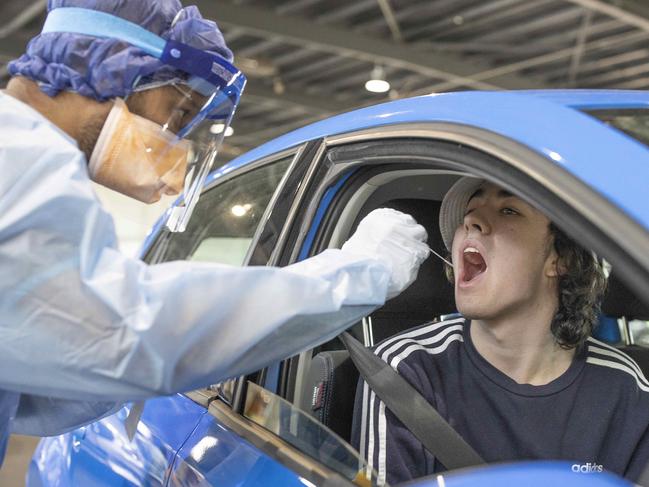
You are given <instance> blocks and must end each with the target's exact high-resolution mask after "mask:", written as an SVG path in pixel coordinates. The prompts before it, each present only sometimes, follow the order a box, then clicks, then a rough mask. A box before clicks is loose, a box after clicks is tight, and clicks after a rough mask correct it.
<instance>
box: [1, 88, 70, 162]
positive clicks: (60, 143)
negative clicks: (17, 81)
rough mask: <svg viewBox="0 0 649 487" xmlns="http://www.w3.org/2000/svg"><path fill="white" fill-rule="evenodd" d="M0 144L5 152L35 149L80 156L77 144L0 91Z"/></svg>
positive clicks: (32, 110)
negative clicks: (0, 127) (22, 148)
mask: <svg viewBox="0 0 649 487" xmlns="http://www.w3.org/2000/svg"><path fill="white" fill-rule="evenodd" d="M0 126H2V128H3V129H2V131H0V141H1V142H0V143H1V145H2V147H3V148H4V149H7V148H8V147H11V146H17V147H24V146H25V145H26V144H28V145H29V147H30V148H31V149H32V150H34V149H37V148H38V147H42V148H43V149H47V150H48V151H52V150H56V151H57V152H66V153H69V155H70V156H78V155H79V154H81V152H80V151H79V149H78V147H77V144H76V142H75V141H74V139H72V138H71V137H70V136H69V135H67V134H66V133H65V132H63V131H62V130H61V129H59V128H58V127H56V126H55V125H54V124H53V123H52V122H50V121H49V120H48V119H47V118H45V117H44V116H43V115H42V114H40V113H39V112H38V111H36V110H34V109H33V108H32V107H30V106H29V105H27V104H25V103H23V102H21V101H20V100H17V99H16V98H14V97H13V96H11V95H8V94H7V93H5V92H1V91H0Z"/></svg>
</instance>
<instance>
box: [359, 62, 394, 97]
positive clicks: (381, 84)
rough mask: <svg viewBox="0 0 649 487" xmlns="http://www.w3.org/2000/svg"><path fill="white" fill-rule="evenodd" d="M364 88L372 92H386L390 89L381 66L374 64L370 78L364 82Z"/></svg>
mask: <svg viewBox="0 0 649 487" xmlns="http://www.w3.org/2000/svg"><path fill="white" fill-rule="evenodd" d="M365 89H366V90H367V91H371V92H372V93H386V92H388V91H390V83H388V82H387V81H386V80H385V72H384V71H383V68H382V67H381V66H375V67H374V69H373V70H372V72H371V73H370V79H369V80H367V82H366V83H365Z"/></svg>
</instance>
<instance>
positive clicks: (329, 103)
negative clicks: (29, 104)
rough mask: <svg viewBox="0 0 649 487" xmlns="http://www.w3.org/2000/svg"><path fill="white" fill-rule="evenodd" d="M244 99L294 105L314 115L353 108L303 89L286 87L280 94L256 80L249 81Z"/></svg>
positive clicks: (347, 104)
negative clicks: (307, 92)
mask: <svg viewBox="0 0 649 487" xmlns="http://www.w3.org/2000/svg"><path fill="white" fill-rule="evenodd" d="M243 99H244V100H245V101H246V102H251V101H253V100H254V99H262V100H264V101H266V102H268V101H271V102H273V103H275V102H276V103H278V104H281V105H284V106H286V105H292V106H295V107H299V108H302V109H304V111H305V112H309V113H312V114H314V115H330V114H334V113H340V112H344V111H346V110H349V109H351V108H353V107H352V106H350V104H349V103H341V102H339V101H337V100H336V99H334V98H331V97H319V96H311V95H306V94H304V91H303V89H300V90H299V91H298V90H295V89H291V86H290V85H288V86H286V88H285V90H284V93H280V94H278V93H276V92H275V90H274V89H273V88H272V87H271V86H268V85H266V84H264V83H262V82H260V81H258V80H255V79H251V80H249V81H248V83H247V85H246V89H245V91H244V94H243Z"/></svg>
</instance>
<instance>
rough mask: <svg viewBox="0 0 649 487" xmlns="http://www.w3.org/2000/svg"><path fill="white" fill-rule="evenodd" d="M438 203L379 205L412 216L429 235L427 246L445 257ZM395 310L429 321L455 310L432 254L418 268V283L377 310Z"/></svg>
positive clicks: (415, 201) (414, 201)
mask: <svg viewBox="0 0 649 487" xmlns="http://www.w3.org/2000/svg"><path fill="white" fill-rule="evenodd" d="M440 204H441V202H439V201H433V200H421V199H399V200H391V201H388V202H387V203H385V204H383V205H381V206H382V207H388V208H394V209H395V210H399V211H402V212H404V213H408V214H409V215H412V217H413V218H414V219H415V220H417V223H419V224H420V225H422V226H423V227H424V228H425V229H426V231H427V232H428V245H429V246H430V247H431V248H433V249H435V250H436V251H437V252H439V253H441V254H442V255H445V254H446V250H445V247H444V243H443V242H442V236H441V234H440V231H439V225H438V219H439V207H440ZM397 310H399V311H400V313H402V316H403V313H404V312H405V313H406V314H409V313H412V314H413V315H414V316H416V317H417V318H418V319H424V318H425V319H428V320H431V319H433V318H434V317H436V316H439V315H440V314H445V313H452V312H453V311H454V310H455V297H454V293H453V286H452V285H451V284H450V283H449V282H448V281H447V280H446V276H445V275H444V267H443V266H442V262H441V261H440V260H439V259H438V258H437V257H435V256H434V255H433V254H431V255H430V257H428V259H426V261H425V262H424V263H423V264H422V266H421V267H420V268H419V274H418V275H417V281H416V282H415V283H414V284H413V285H412V286H410V287H409V288H408V289H406V290H405V291H404V292H403V293H401V294H400V295H399V296H397V297H396V298H394V299H391V300H390V301H388V302H387V303H386V305H385V306H384V307H383V308H381V310H380V311H381V312H383V313H389V312H391V311H397ZM414 316H413V317H414Z"/></svg>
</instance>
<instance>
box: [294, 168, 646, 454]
mask: <svg viewBox="0 0 649 487" xmlns="http://www.w3.org/2000/svg"><path fill="white" fill-rule="evenodd" d="M457 178H458V176H457V175H454V174H448V173H447V174H431V171H430V170H429V171H425V172H423V171H394V172H393V173H392V174H391V177H387V176H386V175H385V174H382V175H381V176H377V177H376V178H375V180H374V181H372V180H370V181H368V182H367V183H365V185H363V187H362V188H361V189H360V190H359V191H357V192H356V195H355V198H354V199H352V201H350V202H349V203H348V204H347V205H346V207H345V210H344V213H347V215H344V214H343V215H341V217H340V219H339V222H338V224H337V226H336V228H335V230H334V231H333V233H332V238H331V242H330V245H331V246H336V245H339V244H340V243H342V242H343V241H344V240H345V238H346V237H347V236H348V235H351V231H352V229H353V228H355V227H356V225H357V224H358V222H359V221H360V220H361V219H362V218H363V217H364V216H365V215H366V214H367V213H369V212H370V211H371V210H372V209H374V208H379V207H389V208H394V209H397V210H400V211H403V212H406V213H409V214H411V215H412V216H413V217H414V218H415V219H416V220H417V221H418V222H419V223H420V224H421V225H423V226H424V227H425V228H426V230H427V232H428V236H429V240H428V241H429V244H430V246H431V247H432V248H433V249H436V250H438V251H441V250H443V249H444V245H443V243H442V239H441V235H440V231H439V227H438V213H439V208H440V205H441V199H442V197H443V195H444V193H445V191H446V190H447V189H448V188H449V187H450V185H451V184H452V183H453V182H454V181H455V180H456V179H457ZM413 188H417V190H416V191H415V193H417V194H415V196H416V197H404V196H406V195H409V196H411V195H412V193H413ZM354 214H355V215H356V216H355V217H353V218H349V216H350V215H354ZM346 216H347V218H346ZM444 253H445V251H444V252H442V255H444ZM454 313H456V309H455V303H454V296H453V287H452V285H451V284H450V283H449V282H448V280H447V279H446V276H445V274H444V269H443V265H442V262H441V260H440V259H439V258H437V257H435V256H433V255H432V254H431V256H430V257H429V258H428V259H427V260H426V262H425V263H424V264H423V265H422V267H421V269H420V271H419V274H418V278H417V280H416V281H415V282H414V283H413V284H412V285H411V286H410V287H409V288H408V289H407V290H406V291H405V292H404V293H402V294H401V295H400V296H398V297H396V298H394V299H392V300H390V301H389V302H388V303H386V305H385V306H383V307H382V308H380V309H378V310H376V311H375V312H374V313H372V314H371V315H370V316H368V317H367V318H366V319H364V320H363V322H362V323H358V324H357V325H355V326H354V327H353V328H352V329H351V334H352V335H353V336H355V337H356V338H357V339H358V340H359V341H361V342H362V343H364V344H365V346H367V347H373V346H375V345H377V344H378V343H379V342H381V341H382V340H384V339H386V338H388V337H390V336H392V335H394V334H396V333H399V332H401V331H404V330H407V329H410V328H413V327H415V326H418V325H421V324H424V323H426V322H431V321H434V320H439V319H440V318H441V317H443V316H444V315H448V314H454ZM602 315H603V317H602V322H601V323H602V324H601V325H598V328H599V327H600V326H602V327H603V326H607V327H610V326H611V324H612V326H614V327H619V330H615V331H616V333H613V334H612V335H611V334H610V333H608V334H607V333H598V329H596V330H595V332H594V336H595V337H596V338H599V339H602V340H606V341H608V342H609V343H611V344H612V345H614V346H617V347H618V348H619V349H621V350H622V351H624V352H625V353H627V354H629V355H630V356H631V357H632V358H633V359H634V360H635V361H636V362H637V363H638V364H639V366H640V367H641V369H642V371H643V373H644V374H645V375H647V376H649V348H646V347H644V346H640V345H634V344H633V342H632V338H631V333H630V332H629V330H628V323H629V322H630V321H631V320H643V321H647V320H649V307H648V306H646V305H645V304H643V303H642V302H641V301H640V300H639V299H637V298H636V297H635V296H634V295H633V293H631V292H630V291H629V290H628V289H627V287H626V286H625V285H624V284H623V283H622V282H621V281H620V279H619V278H618V277H617V276H616V275H615V272H613V273H612V274H611V275H610V276H609V279H608V289H607V292H606V295H605V298H604V301H603V304H602ZM611 318H612V319H611ZM625 327H626V330H625V329H624V328H625ZM620 331H621V332H620ZM611 336H612V337H613V338H610V337H611ZM301 358H302V360H301V362H302V363H304V362H306V363H308V365H307V366H305V367H301V370H300V371H298V373H297V374H298V379H297V385H296V387H295V391H296V397H295V403H296V405H298V406H299V407H300V408H301V409H302V410H304V411H307V412H309V413H310V414H311V415H312V416H313V417H314V418H315V419H316V420H317V421H319V422H320V423H322V424H324V425H325V426H327V427H328V428H330V429H331V430H333V431H334V432H335V433H336V434H338V435H339V436H340V437H341V438H343V439H344V440H346V441H347V442H349V441H350V436H351V429H352V418H353V412H354V398H355V394H356V386H357V383H358V377H359V374H358V371H357V370H356V367H355V366H354V364H353V363H352V361H351V359H350V358H349V353H348V352H347V350H346V349H345V347H344V346H343V344H342V342H341V341H340V340H339V339H334V340H332V341H331V342H328V343H325V344H324V345H322V346H321V347H318V348H316V349H314V350H312V351H309V352H306V353H303V354H302V356H301Z"/></svg>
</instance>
